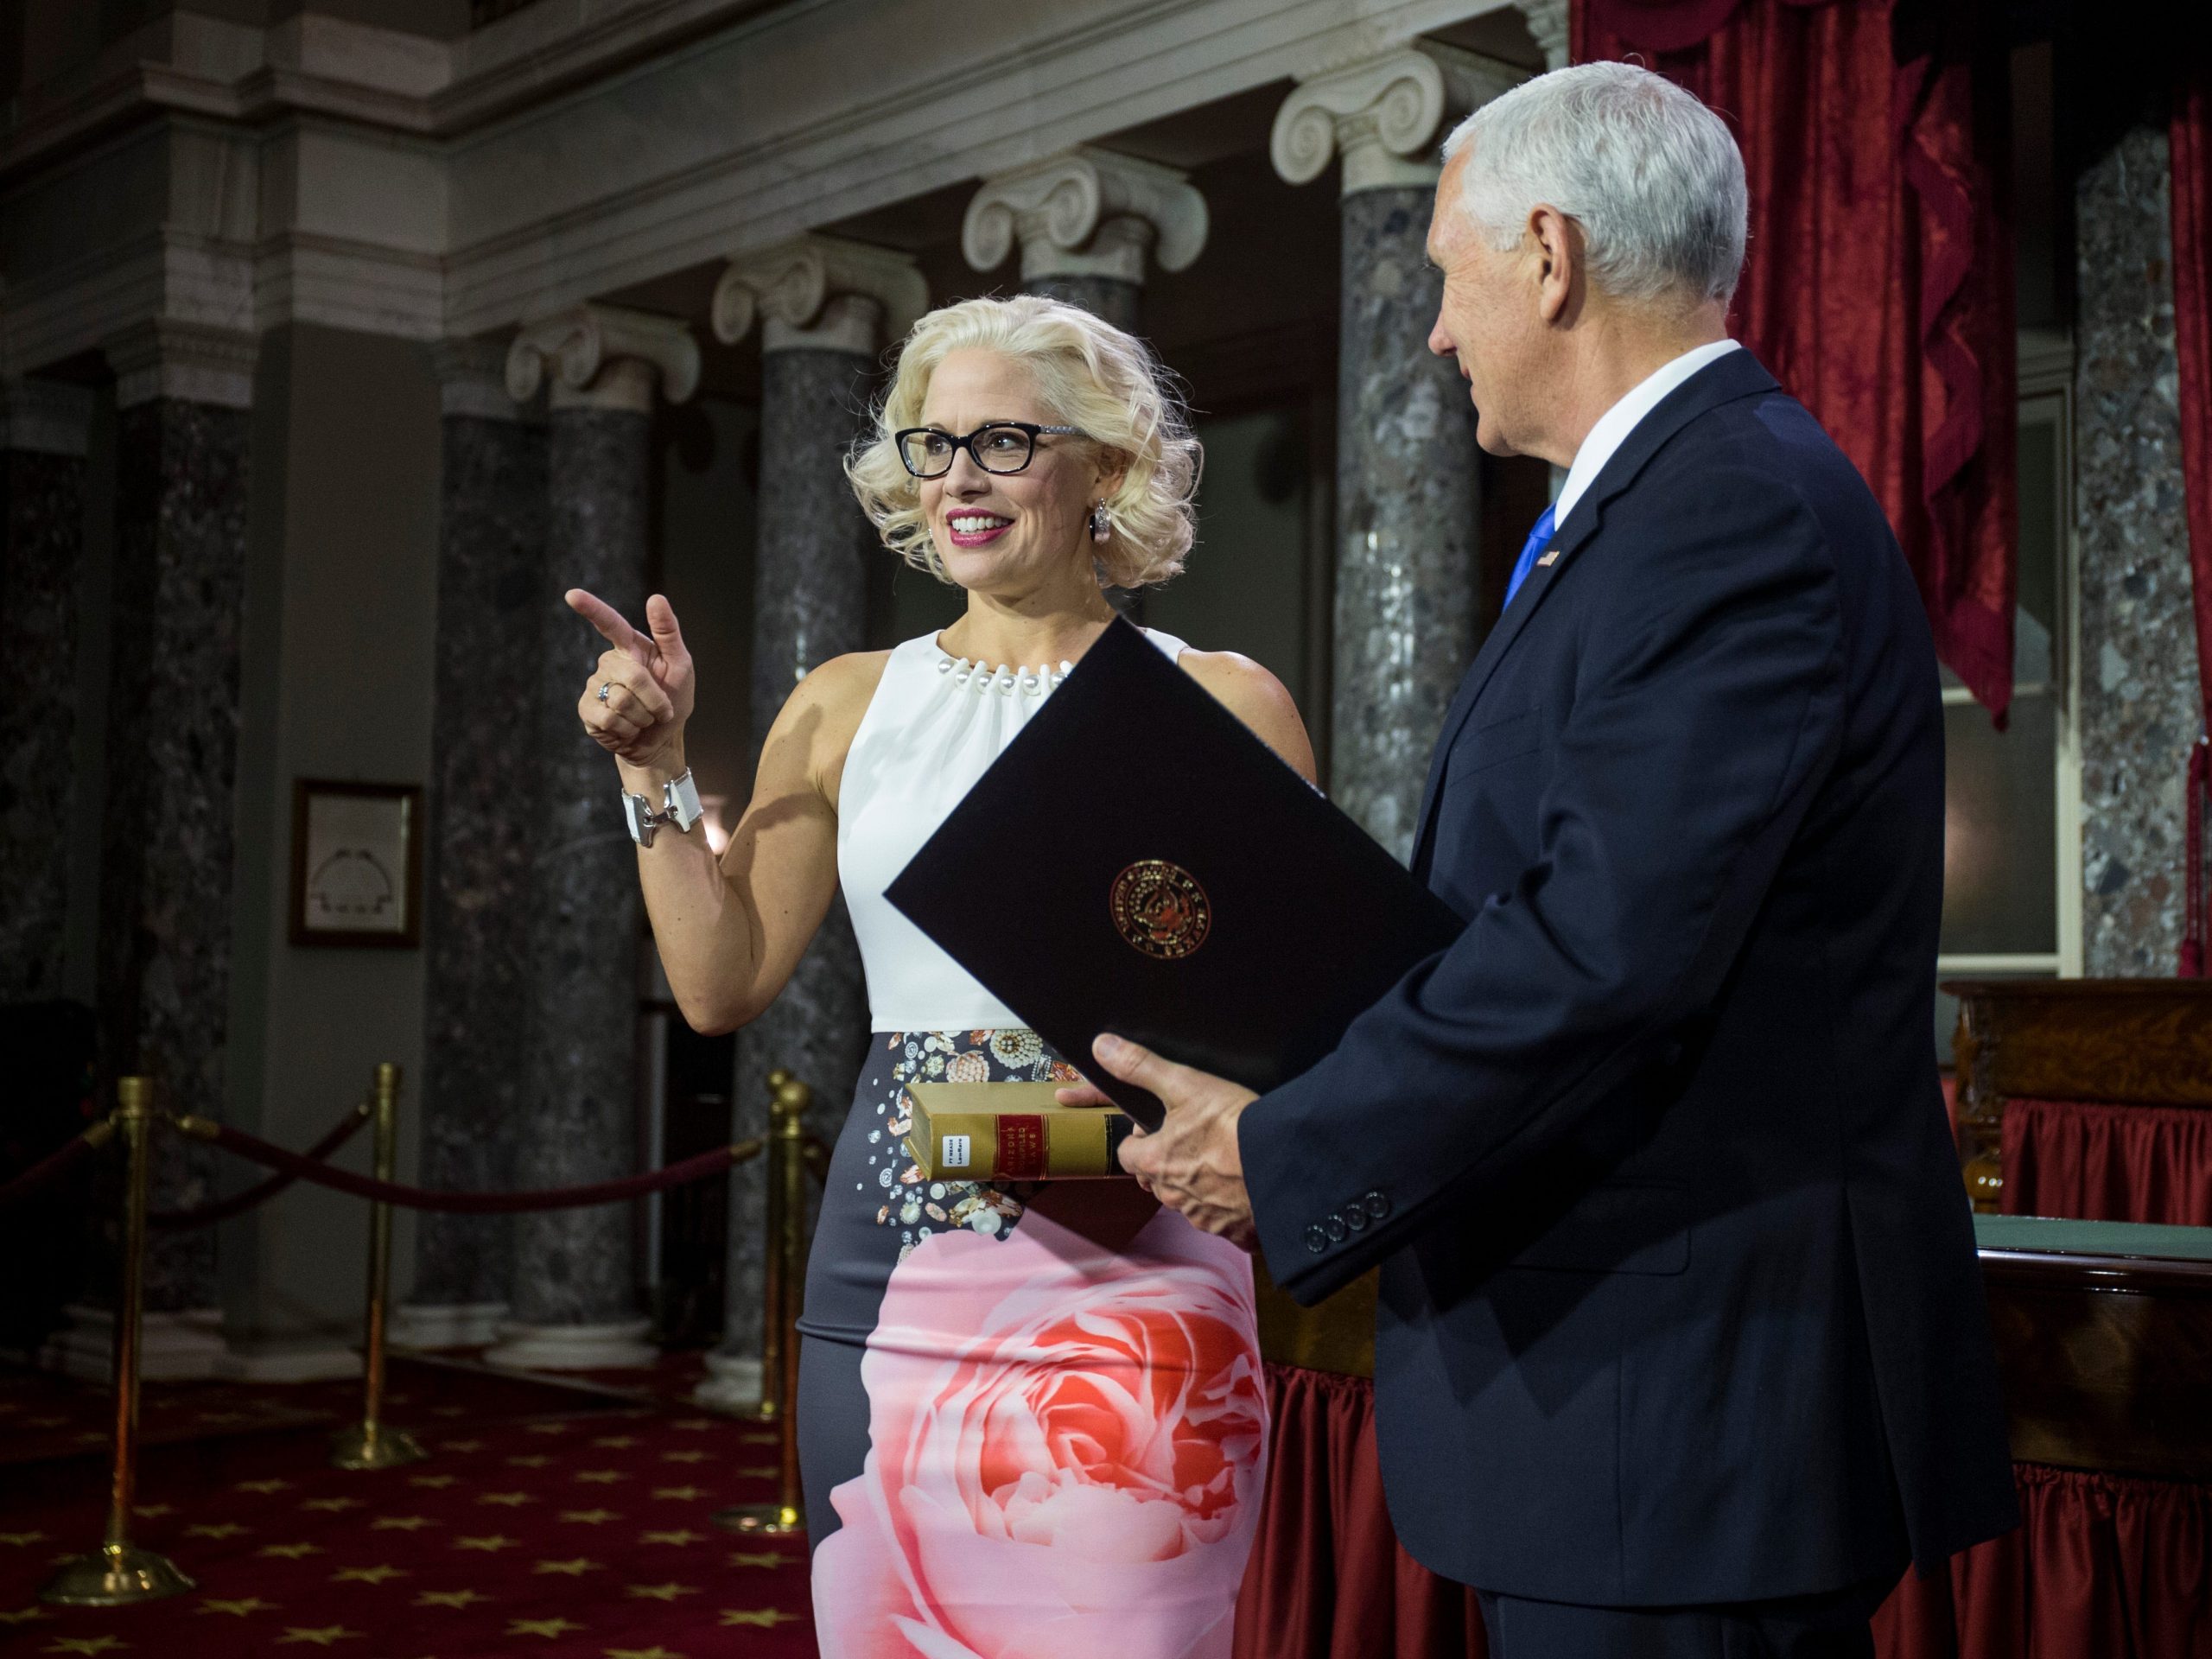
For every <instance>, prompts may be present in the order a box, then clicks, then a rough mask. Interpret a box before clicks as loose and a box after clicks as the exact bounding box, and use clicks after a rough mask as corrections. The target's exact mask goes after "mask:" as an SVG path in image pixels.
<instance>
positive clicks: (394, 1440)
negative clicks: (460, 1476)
mask: <svg viewBox="0 0 2212 1659" xmlns="http://www.w3.org/2000/svg"><path fill="white" fill-rule="evenodd" d="M373 1098H374V1100H375V1102H376V1113H377V1150H376V1173H377V1179H378V1180H380V1181H388V1180H390V1179H391V1174H392V1166H393V1164H394V1163H395V1162H396V1161H397V1155H398V1141H399V1068H398V1067H397V1066H396V1065H393V1064H392V1063H391V1061H389V1060H387V1061H385V1063H384V1064H383V1065H379V1066H378V1067H377V1080H376V1089H375V1092H374V1096H373ZM390 1307H391V1205H389V1204H385V1203H384V1202H382V1201H378V1203H375V1204H372V1205H370V1206H369V1308H368V1316H367V1319H366V1322H365V1329H364V1330H363V1332H362V1336H361V1377H362V1384H361V1421H359V1422H358V1423H354V1424H352V1425H351V1426H349V1427H346V1428H341V1429H340V1430H339V1431H338V1433H336V1434H334V1435H333V1436H332V1437H331V1441H330V1462H331V1466H332V1467H333V1468H335V1469H396V1468H397V1467H398V1466H399V1465H401V1464H403V1463H420V1462H421V1461H422V1460H423V1459H424V1458H427V1457H428V1456H429V1455H430V1454H429V1452H425V1451H424V1450H423V1447H422V1445H421V1443H420V1442H418V1441H417V1440H416V1438H415V1437H414V1436H413V1435H412V1434H410V1433H408V1432H407V1431H406V1430H405V1429H404V1428H393V1427H391V1426H390V1425H389V1424H387V1423H386V1422H385V1421H384V1353H385V1321H386V1319H387V1316H388V1314H389V1313H390Z"/></svg>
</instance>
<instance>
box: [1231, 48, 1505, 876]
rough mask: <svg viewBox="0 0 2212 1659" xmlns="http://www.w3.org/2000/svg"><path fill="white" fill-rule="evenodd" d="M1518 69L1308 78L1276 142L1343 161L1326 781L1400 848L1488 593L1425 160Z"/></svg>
mask: <svg viewBox="0 0 2212 1659" xmlns="http://www.w3.org/2000/svg"><path fill="white" fill-rule="evenodd" d="M1520 79H1522V75H1521V73H1520V72H1519V71H1517V70H1513V69H1510V68H1507V67H1505V66H1503V65H1499V64H1494V63H1491V61H1490V60H1487V59H1483V58H1478V57H1476V56H1474V55H1473V54H1468V53H1463V52H1454V51H1449V50H1447V49H1446V48H1440V47H1434V46H1432V45H1428V44H1427V43H1424V44H1423V45H1422V46H1421V48H1419V49H1414V48H1406V49H1404V50H1402V51H1399V52H1395V53H1392V54H1387V55H1385V56H1383V57H1380V58H1375V59H1370V60H1367V61H1364V62H1362V63H1357V64H1353V65H1351V67H1346V68H1343V69H1338V70H1334V71H1332V72H1330V73H1327V74H1324V75H1319V76H1316V77H1314V78H1313V79H1310V80H1306V81H1304V82H1301V83H1300V86H1299V87H1298V90H1297V91H1296V92H1293V93H1292V94H1291V96H1290V98H1289V99H1287V101H1286V102H1285V103H1284V105H1283V106H1282V108H1281V111H1278V113H1277V115H1276V117H1275V124H1274V136H1273V140H1272V143H1271V145H1270V149H1271V151H1272V154H1273V158H1274V165H1275V170H1276V172H1277V173H1279V174H1280V175H1281V176H1282V177H1283V178H1284V179H1286V180H1287V181H1289V182H1291V183H1293V184H1304V183H1306V182H1307V181H1311V180H1313V179H1316V178H1319V177H1320V176H1321V175H1322V174H1323V172H1324V171H1325V169H1326V168H1327V167H1328V164H1329V162H1330V161H1331V160H1332V157H1335V156H1341V157H1342V158H1343V165H1342V169H1341V184H1342V191H1343V206H1342V226H1343V247H1342V255H1341V265H1340V269H1341V272H1342V275H1341V279H1340V281H1341V289H1340V297H1339V305H1340V307H1341V318H1340V322H1339V341H1340V350H1339V354H1338V378H1337V556H1336V618H1335V625H1336V626H1335V645H1336V648H1335V684H1334V687H1333V690H1332V706H1331V714H1330V767H1329V772H1330V775H1329V792H1330V794H1331V795H1332V797H1333V798H1335V800H1336V802H1337V804H1338V805H1340V806H1342V807H1343V808H1344V810H1345V811H1347V812H1349V813H1351V815H1352V817H1355V818H1357V819H1358V820H1359V822H1360V823H1362V824H1363V826H1364V827H1365V828H1366V829H1367V830H1368V832H1369V833H1370V835H1372V836H1374V837H1375V838H1376V840H1377V841H1379V842H1382V843H1383V845H1384V846H1385V847H1387V848H1389V849H1390V851H1391V852H1392V853H1393V854H1395V855H1396V856H1397V857H1398V858H1400V859H1405V858H1408V856H1409V855H1411V852H1412V849H1413V838H1414V829H1415V827H1416V826H1415V824H1414V816H1415V814H1416V812H1417V811H1418V810H1419V807H1420V802H1421V784H1422V780H1423V779H1424V778H1425V777H1426V775H1427V766H1428V756H1429V751H1430V749H1431V747H1433V745H1434V743H1435V741H1436V734H1437V731H1438V728H1439V727H1440V725H1441V723H1442V721H1443V717H1444V710H1445V708H1446V705H1447V704H1448V703H1449V702H1451V700H1452V692H1453V690H1455V689H1456V688H1457V687H1458V685H1459V677H1460V676H1461V675H1462V674H1463V673H1465V671H1466V667H1467V664H1468V663H1469V662H1470V661H1471V660H1472V658H1473V656H1474V652H1475V646H1476V644H1477V640H1476V635H1475V628H1476V617H1477V615H1478V599H1479V594H1478V588H1477V578H1478V550H1477V547H1476V530H1477V520H1478V514H1479V508H1480V503H1479V501H1478V497H1477V479H1478V463H1479V454H1478V450H1477V448H1476V445H1475V415H1474V410H1473V409H1472V407H1471V405H1470V404H1468V401H1467V389H1466V385H1465V382H1463V381H1462V380H1461V379H1460V378H1459V369H1458V367H1457V366H1456V365H1454V364H1453V363H1452V362H1451V361H1450V360H1449V359H1440V358H1437V357H1434V356H1432V355H1431V354H1430V353H1429V350H1428V346H1427V336H1428V332H1429V330H1430V328H1431V327H1433V325H1434V323H1435V321H1436V308H1437V303H1438V300H1439V298H1440V295H1441V291H1442V288H1441V279H1440V277H1439V276H1438V275H1437V273H1436V272H1435V271H1434V270H1432V269H1431V268H1430V266H1429V264H1428V258H1427V235H1428V221H1429V213H1430V210H1431V207H1432V206H1433V198H1434V192H1435V184H1436V177H1437V173H1438V168H1437V167H1436V166H1435V164H1434V163H1433V162H1431V161H1430V160H1429V159H1428V157H1429V156H1430V154H1431V153H1433V147H1434V146H1435V144H1436V143H1438V141H1439V140H1440V138H1441V137H1442V134H1443V131H1444V130H1445V127H1446V117H1447V116H1455V117H1456V116H1457V115H1459V114H1463V113H1465V111H1468V110H1471V109H1472V108H1473V107H1475V105H1478V104H1479V103H1481V102H1483V101H1484V100H1485V99H1489V98H1492V97H1495V96H1497V94H1498V93H1499V92H1503V91H1505V90H1507V89H1508V88H1509V87H1510V86H1514V85H1516V84H1517V82H1518V81H1519V80H1520Z"/></svg>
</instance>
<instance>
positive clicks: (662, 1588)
mask: <svg viewBox="0 0 2212 1659" xmlns="http://www.w3.org/2000/svg"><path fill="white" fill-rule="evenodd" d="M623 1588H624V1590H625V1591H626V1592H628V1593H629V1594H631V1595H633V1596H643V1597H645V1599H648V1600H650V1601H674V1600H675V1599H677V1597H678V1596H696V1595H697V1594H698V1593H699V1592H698V1590H697V1588H696V1586H691V1585H688V1584H631V1585H625V1586H623Z"/></svg>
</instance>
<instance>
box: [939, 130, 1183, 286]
mask: <svg viewBox="0 0 2212 1659" xmlns="http://www.w3.org/2000/svg"><path fill="white" fill-rule="evenodd" d="M1206 230H1207V217H1206V202H1205V197H1204V196H1202V195H1200V194H1198V191H1197V189H1196V188H1193V187H1192V184H1191V181H1190V180H1189V179H1188V177H1187V176H1185V175H1184V174H1182V173H1179V172H1178V171H1177V170H1176V169H1175V168H1170V167H1161V166H1159V165H1157V164H1155V163H1154V162H1141V161H1138V160H1136V159H1135V157H1133V156H1121V155H1116V153H1115V152H1113V151H1112V150H1106V149H1093V148H1091V147H1090V146H1088V145H1084V146H1082V147H1080V148H1078V149H1071V150H1069V151H1067V152H1066V153H1065V154H1064V155H1059V156H1047V157H1046V159H1045V160H1043V161H1041V162H1032V163H1031V164H1030V165H1028V166H1027V167H1022V168H1015V169H1014V171H1013V172H1011V173H1002V174H1001V175H999V176H998V177H996V178H995V179H991V180H989V181H987V182H986V183H985V184H984V186H983V188H982V189H981V190H979V191H977V192H976V194H975V197H974V199H973V200H970V201H969V204H968V214H967V218H966V219H965V220H964V221H963V223H962V225H961V227H960V251H961V253H962V254H963V256H965V257H966V258H967V261H968V263H969V264H970V265H972V266H973V267H975V269H976V270H996V269H997V268H998V266H999V265H1001V264H1003V263H1004V262H1005V259H1006V257H1007V254H1009V253H1010V252H1012V251H1014V248H1015V247H1016V246H1019V247H1020V250H1021V280H1022V282H1023V283H1036V282H1039V281H1042V280H1045V279H1047V278H1050V277H1112V278H1114V279H1115V280H1116V281H1119V282H1125V283H1141V282H1143V281H1144V269H1145V256H1146V254H1147V252H1149V253H1150V254H1151V255H1152V257H1154V259H1156V260H1157V261H1158V262H1159V264H1160V269H1161V270H1185V269H1186V268H1187V267H1188V266H1189V265H1190V264H1191V263H1192V261H1193V260H1195V259H1196V258H1197V257H1198V255H1199V253H1200V252H1201V251H1204V249H1205V245H1206Z"/></svg>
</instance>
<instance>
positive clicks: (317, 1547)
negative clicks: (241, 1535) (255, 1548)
mask: <svg viewBox="0 0 2212 1659" xmlns="http://www.w3.org/2000/svg"><path fill="white" fill-rule="evenodd" d="M258 1553H259V1554H264V1555H278V1556H282V1557H283V1559H284V1560H288V1561H296V1560H299V1559H300V1557H301V1556H302V1555H320V1554H322V1546H321V1544H264V1545H263V1546H262V1547H261V1548H260V1550H259V1552H258Z"/></svg>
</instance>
